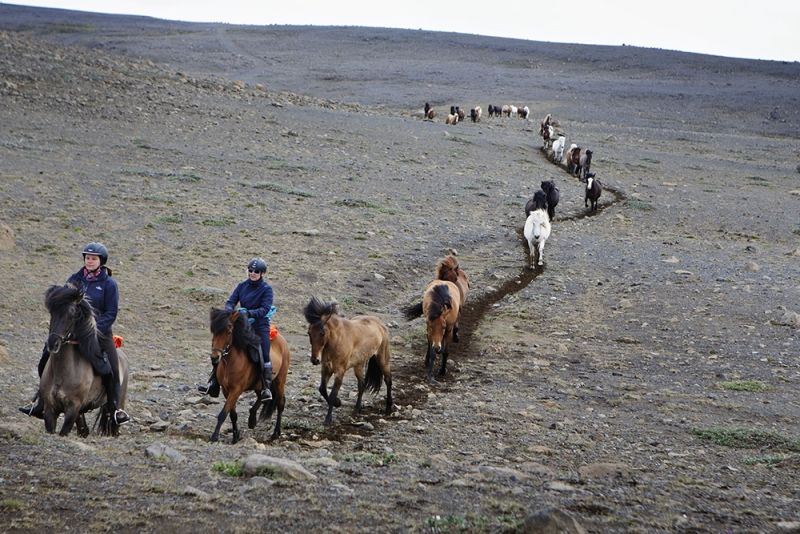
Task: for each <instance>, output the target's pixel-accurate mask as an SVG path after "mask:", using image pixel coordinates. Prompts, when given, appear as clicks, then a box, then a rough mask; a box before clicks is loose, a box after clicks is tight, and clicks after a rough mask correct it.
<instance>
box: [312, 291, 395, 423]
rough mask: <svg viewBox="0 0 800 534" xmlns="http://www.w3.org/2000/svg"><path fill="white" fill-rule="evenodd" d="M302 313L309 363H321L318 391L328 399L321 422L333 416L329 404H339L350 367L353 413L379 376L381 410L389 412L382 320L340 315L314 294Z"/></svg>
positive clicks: (335, 307)
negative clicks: (382, 392) (383, 405)
mask: <svg viewBox="0 0 800 534" xmlns="http://www.w3.org/2000/svg"><path fill="white" fill-rule="evenodd" d="M303 314H304V315H305V317H306V321H308V339H309V340H310V341H311V363H312V364H314V365H319V364H320V363H322V380H321V381H320V384H319V392H320V394H322V397H323V398H324V399H325V400H326V401H327V402H328V414H327V415H326V416H325V424H326V425H327V424H330V423H331V421H332V419H333V417H332V416H333V407H334V406H335V407H337V408H338V407H340V406H341V405H342V401H341V400H340V399H339V388H341V387H342V380H343V379H344V374H345V373H346V372H347V370H348V369H350V368H352V369H353V373H354V374H355V375H356V380H358V399H357V400H356V406H355V408H354V409H353V413H354V414H358V413H359V412H360V411H361V398H362V396H363V395H364V390H365V389H367V390H370V391H371V392H373V393H378V391H380V389H381V376H382V377H383V381H384V382H385V383H386V409H385V410H384V413H385V414H386V415H389V414H390V413H392V371H391V370H390V369H389V359H390V358H391V354H390V351H389V330H388V329H387V328H386V325H384V324H383V321H381V320H380V319H378V318H377V317H373V316H370V315H359V316H357V317H355V318H353V319H346V318H344V317H340V316H339V309H338V305H337V304H336V303H335V302H323V301H321V300H320V299H318V298H316V297H314V298H312V299H311V301H310V302H309V303H308V304H307V305H306V307H305V309H304V310H303ZM365 367H366V375H365V372H364V371H365V370H364V368H365ZM331 376H334V377H335V378H334V380H333V387H332V388H331V392H330V395H329V394H328V380H330V378H331Z"/></svg>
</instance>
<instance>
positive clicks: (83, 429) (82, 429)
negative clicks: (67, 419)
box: [75, 414, 89, 438]
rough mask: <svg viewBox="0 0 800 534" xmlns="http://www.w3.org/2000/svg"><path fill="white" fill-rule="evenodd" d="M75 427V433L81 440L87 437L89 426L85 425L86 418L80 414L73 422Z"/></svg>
mask: <svg viewBox="0 0 800 534" xmlns="http://www.w3.org/2000/svg"><path fill="white" fill-rule="evenodd" d="M75 424H76V425H77V427H76V429H75V431H76V432H77V433H78V435H79V436H80V437H82V438H86V437H89V426H88V425H87V424H86V416H85V415H84V414H80V415H79V416H78V419H77V421H75Z"/></svg>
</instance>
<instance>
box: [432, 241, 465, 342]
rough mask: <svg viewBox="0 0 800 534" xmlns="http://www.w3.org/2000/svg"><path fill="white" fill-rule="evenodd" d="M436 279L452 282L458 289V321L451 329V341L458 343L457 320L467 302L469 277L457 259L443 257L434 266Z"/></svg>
mask: <svg viewBox="0 0 800 534" xmlns="http://www.w3.org/2000/svg"><path fill="white" fill-rule="evenodd" d="M436 278H437V279H438V280H447V281H448V282H453V283H454V284H455V285H456V287H458V291H459V293H461V299H460V301H459V309H458V319H456V324H455V326H454V327H453V341H455V342H456V343H458V320H459V319H461V310H463V309H464V304H465V303H466V302H467V295H469V277H468V276H467V273H465V272H464V270H463V269H462V268H461V266H460V265H459V263H458V258H456V257H455V256H445V257H444V258H442V259H441V260H439V263H438V264H437V265H436Z"/></svg>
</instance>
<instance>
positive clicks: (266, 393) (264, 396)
mask: <svg viewBox="0 0 800 534" xmlns="http://www.w3.org/2000/svg"><path fill="white" fill-rule="evenodd" d="M258 398H259V399H261V401H262V402H264V401H271V400H272V390H271V389H270V388H264V389H262V390H261V393H259V395H258Z"/></svg>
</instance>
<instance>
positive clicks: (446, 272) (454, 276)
mask: <svg viewBox="0 0 800 534" xmlns="http://www.w3.org/2000/svg"><path fill="white" fill-rule="evenodd" d="M459 268H460V267H459V264H458V258H456V257H455V256H445V257H444V258H442V259H441V260H439V264H438V265H437V266H436V278H438V279H439V280H447V281H448V282H453V283H456V282H457V281H458V270H459Z"/></svg>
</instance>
